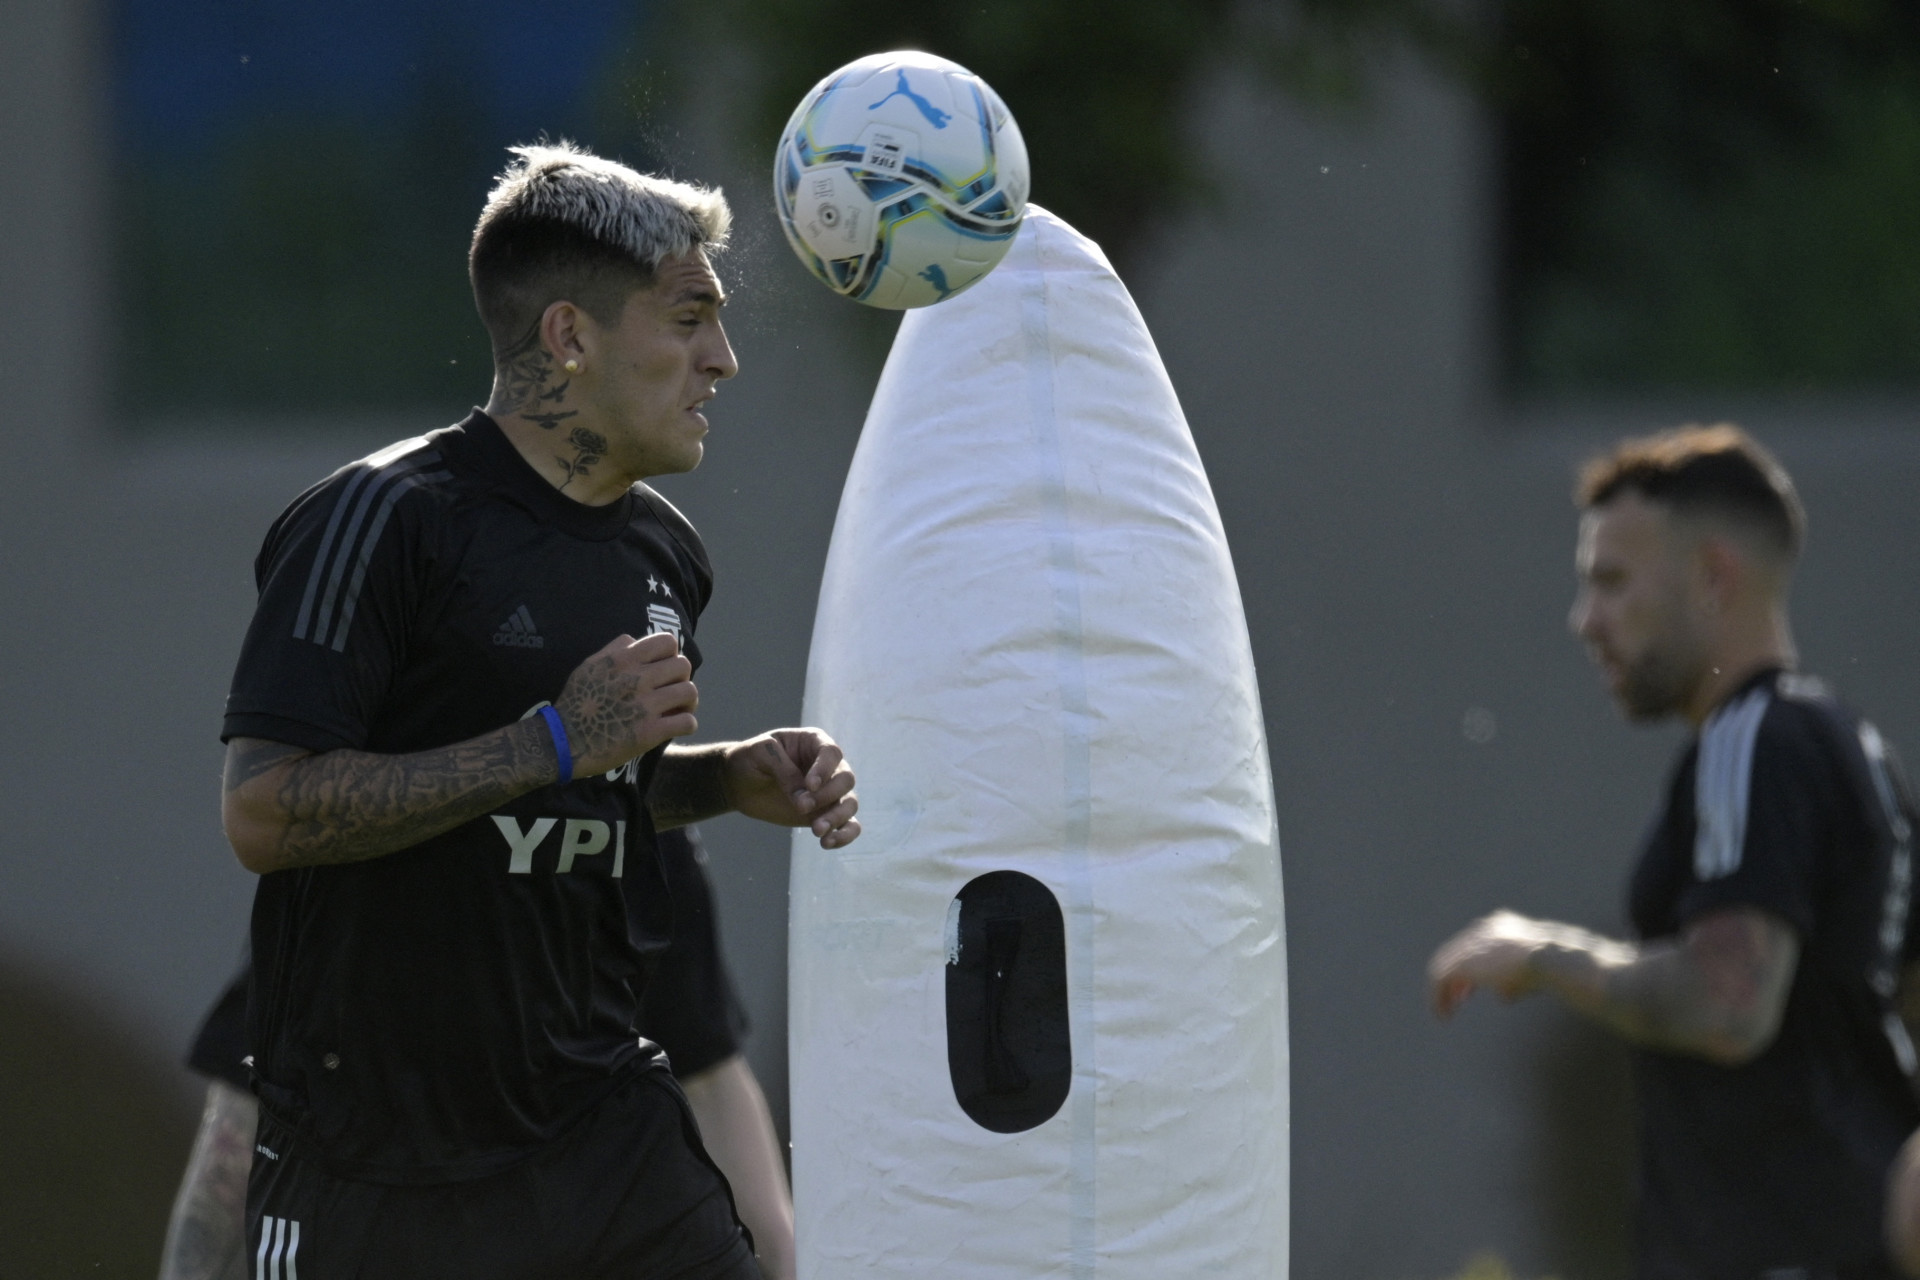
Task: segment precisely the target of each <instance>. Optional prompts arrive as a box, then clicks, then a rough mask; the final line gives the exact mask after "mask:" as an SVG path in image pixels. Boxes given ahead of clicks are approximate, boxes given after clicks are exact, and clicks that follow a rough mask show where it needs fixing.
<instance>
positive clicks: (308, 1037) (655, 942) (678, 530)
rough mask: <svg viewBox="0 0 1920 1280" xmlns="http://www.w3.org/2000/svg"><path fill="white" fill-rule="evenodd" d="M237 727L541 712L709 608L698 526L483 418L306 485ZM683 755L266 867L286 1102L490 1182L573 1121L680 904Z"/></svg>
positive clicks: (405, 1167)
mask: <svg viewBox="0 0 1920 1280" xmlns="http://www.w3.org/2000/svg"><path fill="white" fill-rule="evenodd" d="M255 572H256V577H257V580H258V584H259V588H260V601H259V605H258V608H257V610H256V612H255V614H254V618H253V623H252V625H251V627H250V628H249V629H248V632H247V638H246V643H245V646H244V647H243V648H242V650H241V654H240V662H239V667H238V670H237V671H236V672H235V674H234V679H233V689H232V692H231V694H230V695H229V696H228V699H227V715H226V722H225V726H224V730H223V737H225V738H234V737H251V738H265V739H270V740H273V741H277V742H285V743H290V744H292V745H295V746H300V747H306V748H310V749H312V750H314V751H329V750H333V749H336V748H351V749H355V750H363V751H370V752H379V753H393V754H401V753H406V752H413V751H422V750H427V749H430V748H435V747H442V746H446V745H449V744H451V743H456V742H460V741H464V740H466V739H469V738H473V737H475V736H478V735H480V734H483V733H488V732H491V731H493V730H496V729H499V728H501V727H502V726H505V725H508V724H512V723H513V722H514V721H516V720H519V719H522V718H523V717H525V716H527V715H529V714H532V713H533V712H534V711H535V709H536V708H538V707H539V706H540V705H542V704H543V703H546V702H548V701H550V700H552V699H553V698H555V697H556V696H558V694H559V692H560V689H561V686H562V685H563V684H564V683H565V681H566V678H567V676H568V675H569V674H570V673H571V672H572V671H573V670H574V668H575V667H577V666H578V665H579V664H580V662H581V661H582V660H583V659H585V658H586V657H587V656H588V655H590V654H592V653H593V652H595V651H596V650H598V649H600V648H602V647H603V646H605V645H606V644H607V642H608V641H610V640H612V639H613V638H614V637H615V636H617V635H620V634H622V633H625V634H629V635H635V636H639V635H645V634H647V633H649V632H655V631H671V632H673V633H675V634H676V635H677V636H678V637H679V638H680V642H681V647H682V649H683V651H684V652H686V654H687V655H688V657H689V658H691V659H692V661H693V663H694V665H695V666H696V667H697V666H698V665H699V652H698V649H697V648H696V647H695V645H694V644H693V627H694V623H695V620H696V619H697V618H698V616H699V613H700V610H701V608H702V607H703V606H704V605H705V604H706V601H707V596H708V593H709V591H710V589H711V581H712V580H711V574H710V571H709V569H708V566H707V559H706V553H705V551H704V549H703V548H702V547H701V544H700V540H699V537H698V536H697V535H696V534H695V533H694V531H693V528H692V526H690V525H689V524H688V523H687V521H686V520H685V518H683V517H682V516H681V515H680V514H679V512H677V511H675V510H674V509H673V507H672V506H671V505H670V504H668V503H667V502H666V501H665V500H664V499H663V498H661V497H660V496H659V495H657V494H655V493H653V492H652V491H651V490H649V489H647V488H646V487H645V486H643V485H637V486H635V487H634V489H633V490H632V491H630V492H629V493H628V494H626V495H625V496H624V497H622V498H621V499H620V500H619V501H617V502H614V503H611V504H609V505H607V506H603V507H587V506H584V505H582V504H580V503H577V502H574V501H573V500H572V499H570V498H568V497H567V496H566V495H565V494H563V493H561V492H560V491H558V490H557V489H555V488H554V487H553V486H552V485H550V484H548V483H547V482H546V481H545V480H544V479H542V478H541V477H540V476H539V475H538V474H537V473H536V472H535V471H534V470H533V469H532V468H531V467H530V466H528V465H527V463H526V462H525V461H524V460H523V459H522V458H521V457H520V455H519V453H518V452H517V451H516V450H515V449H514V448H513V446H512V444H511V443H510V442H509V441H508V440H507V438H506V437H505V435H504V434H502V432H501V431H500V428H499V427H498V426H497V425H495V424H494V422H493V421H492V420H491V419H490V418H488V417H487V416H486V415H484V414H482V413H479V412H475V413H474V414H473V415H472V416H470V417H469V418H468V419H467V420H466V421H465V422H463V423H461V424H460V425H459V426H456V427H449V428H447V429H445V430H442V431H436V432H434V433H432V434H431V435H427V436H424V437H421V438H419V439H415V440H408V441H403V442H401V443H399V444H396V445H394V446H392V447H390V448H388V449H385V450H382V451H381V452H379V453H376V454H374V455H372V456H371V457H368V458H365V459H363V460H361V461H360V462H357V463H354V464H353V465H351V466H349V467H346V468H344V469H343V470H341V471H339V472H336V473H335V474H334V475H332V476H330V477H329V478H328V479H326V480H325V481H322V482H321V483H320V484H318V485H316V486H315V487H314V488H312V489H310V490H308V491H307V492H306V493H304V494H302V495H301V496H300V497H299V498H298V499H296V500H295V501H294V503H293V505H292V506H290V507H288V508H287V510H286V511H285V512H284V513H283V514H282V515H281V517H280V518H279V520H277V521H276V522H275V523H274V525H273V528H272V529H271V530H270V531H269V532H268V534H267V539H266V543H265V545H264V547H263V548H262V550H261V552H260V556H259V559H258V561H257V562H256V568H255ZM658 755H659V753H658V751H655V752H653V753H650V754H649V755H648V756H646V757H643V758H641V759H640V760H637V761H633V762H630V763H629V764H628V765H626V766H625V767H623V768H621V769H617V770H614V771H613V772H612V773H609V774H606V775H594V776H589V777H584V778H575V779H574V780H573V781H572V782H571V783H569V784H567V785H565V786H562V785H559V784H555V785H552V786H547V787H543V788H540V789H539V790H536V791H532V792H529V793H528V794H526V795H523V796H521V797H519V798H517V799H515V800H513V801H511V802H509V803H507V804H504V805H502V806H501V807H500V808H499V810H497V811H496V812H494V813H491V814H487V815H484V816H482V817H480V818H477V819H475V820H473V821H471V822H468V823H466V824H464V825H462V826H460V827H456V828H455V829H454V830H452V831H449V832H447V833H445V834H444V835H440V836H436V837H434V838H432V839H430V840H426V841H423V842H422V843H420V844H418V845H415V846H413V847H412V848H409V849H405V850H402V851H401V852H398V853H394V854H389V855H387V856H384V857H377V858H372V859H369V860H367V861H364V862H355V863H347V864H343V865H336V866H321V867H311V868H303V869H300V870H294V871H280V872H275V873H273V874H270V875H266V876H262V877H261V879H260V884H259V887H258V889H257V891H256V893H255V897H254V913H253V962H254V987H253V992H252V998H251V1000H250V1002H249V1027H248V1041H249V1043H250V1044H251V1045H252V1047H253V1050H254V1056H255V1067H256V1070H257V1072H258V1075H259V1080H260V1092H261V1096H262V1101H263V1103H264V1104H265V1105H266V1106H267V1107H269V1108H270V1109H272V1110H274V1111H276V1112H279V1113H281V1114H282V1117H283V1118H284V1119H286V1120H287V1121H289V1122H290V1123H293V1124H294V1125H296V1126H297V1127H298V1128H299V1129H300V1130H301V1131H302V1132H303V1133H305V1134H306V1135H307V1136H308V1137H309V1138H310V1139H312V1140H313V1141H314V1142H315V1143H316V1144H317V1145H318V1147H319V1149H320V1150H321V1151H322V1152H323V1153H324V1155H325V1157H326V1159H327V1161H328V1163H329V1165H330V1166H331V1167H332V1168H333V1170H334V1172H335V1173H336V1174H338V1175H340V1176H345V1177H355V1178H364V1179H368V1180H374V1181H385V1182H434V1181H450V1180H456V1179H461V1178H468V1177H477V1176H480V1175H482V1174H485V1173H489V1172H491V1171H493V1170H495V1169H498V1168H501V1167H503V1166H504V1165H506V1164H508V1163H511V1162H512V1161H513V1160H515V1159H516V1158H518V1157H519V1156H521V1155H524V1154H525V1153H526V1152H527V1151H528V1150H530V1149H531V1148H533V1147H535V1146H537V1145H539V1144H541V1143H544V1142H547V1141H550V1140H551V1139H553V1138H554V1137H556V1136H558V1134H559V1133H560V1132H561V1131H563V1130H564V1129H565V1128H566V1127H567V1125H568V1123H569V1122H570V1121H572V1120H573V1119H575V1118H576V1117H578V1116H579V1115H581V1114H582V1113H583V1112H584V1111H585V1110H587V1109H588V1108H590V1107H591V1106H593V1105H594V1103H595V1102H597V1101H598V1100H599V1099H600V1097H602V1096H603V1095H604V1094H605V1093H606V1092H607V1091H608V1090H609V1089H610V1088H611V1087H612V1086H613V1085H614V1084H615V1083H616V1081H617V1079H618V1077H619V1075H620V1073H622V1072H623V1071H624V1070H627V1069H636V1068H638V1067H639V1066H642V1065H644V1064H645V1062H646V1061H648V1060H649V1058H650V1056H651V1053H650V1049H647V1048H643V1046H642V1045H641V1043H640V1041H639V1040H638V1037H637V1035H636V1032H635V1031H634V1014H635V1008H636V1004H637V1000H638V995H639V989H640V987H641V986H642V985H643V983H644V972H645V966H646V963H647V960H648V957H649V955H650V954H651V953H653V952H655V951H657V950H659V949H661V948H663V947H664V946H666V944H667V939H668V933H669V929H670V926H671V906H670V903H669V901H668V894H667V891H666V886H665V882H664V879H663V877H662V873H661V868H660V862H659V859H658V858H657V857H656V856H655V850H654V839H653V830H652V826H651V821H650V819H649V816H648V812H647V809H646V806H645V805H644V803H643V800H642V798H643V797H644V795H645V793H646V789H647V786H648V783H649V782H650V780H651V778H652V774H653V766H654V764H655V762H656V761H657V759H658Z"/></svg>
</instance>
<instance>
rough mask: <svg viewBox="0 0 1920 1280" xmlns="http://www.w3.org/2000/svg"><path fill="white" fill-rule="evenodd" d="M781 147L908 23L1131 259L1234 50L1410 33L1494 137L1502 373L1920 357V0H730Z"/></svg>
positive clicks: (1390, 41) (1366, 55)
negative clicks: (823, 93)
mask: <svg viewBox="0 0 1920 1280" xmlns="http://www.w3.org/2000/svg"><path fill="white" fill-rule="evenodd" d="M718 4H719V8H720V11H721V12H722V13H723V14H724V15H725V17H726V18H727V19H728V21H727V22H726V23H725V25H724V29H726V30H728V31H730V32H733V33H735V35H736V38H737V39H739V40H741V41H742V42H743V43H745V44H746V45H747V46H748V47H749V48H750V49H752V50H753V51H754V52H755V53H756V54H757V55H758V59H759V64H760V70H761V75H760V78H759V80H758V82H757V84H756V85H755V87H754V89H753V90H752V94H751V97H752V104H751V111H752V113H753V117H754V120H755V122H756V123H755V125H754V127H753V128H752V129H750V130H749V131H748V133H747V135H746V136H748V137H750V138H752V139H753V145H754V146H756V147H758V148H760V149H761V150H762V151H766V150H770V148H771V145H772V139H773V137H774V136H775V134H777V132H778V130H779V128H780V126H781V124H782V123H783V122H784V121H785V119H786V116H787V113H788V112H789V111H790V110H791V109H792V106H793V104H794V103H796V102H797V101H799V99H800V97H801V95H802V94H804V93H805V92H806V90H807V88H808V87H809V86H811V85H812V84H813V83H814V82H815V81H816V80H817V79H818V78H819V77H821V76H822V75H824V74H826V73H827V72H829V71H831V70H832V69H833V68H835V67H837V66H839V65H841V64H843V63H845V62H848V61H850V60H852V59H853V58H855V57H858V56H860V55H862V54H866V53H872V52H877V51H879V50H883V49H889V48H901V47H916V48H923V49H927V50H929V51H931V52H934V53H939V54H941V55H943V56H945V57H949V58H952V59H954V60H955V61H957V62H960V63H961V64H963V65H965V66H967V67H969V68H971V69H972V70H974V71H977V72H979V73H980V74H981V75H982V76H984V77H985V78H986V79H987V81H988V82H989V83H991V84H992V85H993V86H994V87H995V88H996V89H997V90H999V92H1000V94H1001V96H1002V97H1004V98H1005V99H1006V100H1007V102H1008V104H1009V105H1010V106H1011V107H1012V108H1013V109H1014V113H1015V115H1016V117H1017V118H1018V119H1019V121H1020V125H1021V129H1022V131H1023V132H1024V133H1025V135H1026V138H1027V142H1028V146H1029V148H1030V150H1031V151H1032V154H1033V167H1034V181H1035V198H1036V199H1037V200H1039V201H1041V202H1042V203H1044V204H1047V205H1048V206H1050V207H1052V208H1054V209H1055V210H1056V211H1058V212H1059V213H1061V214H1062V215H1063V216H1065V217H1066V218H1067V219H1068V220H1069V221H1072V222H1074V223H1075V224H1076V225H1078V226H1080V227H1081V228H1082V229H1084V230H1086V231H1087V232H1088V233H1089V234H1091V235H1093V236H1094V237H1095V238H1096V239H1098V240H1100V241H1101V243H1102V244H1104V245H1105V246H1106V247H1107V249H1108V251H1109V252H1110V253H1112V254H1114V256H1115V257H1116V258H1117V259H1118V260H1120V261H1122V262H1124V261H1125V260H1126V259H1127V258H1128V257H1129V256H1131V254H1132V253H1133V252H1134V251H1135V250H1136V249H1137V248H1138V247H1139V245H1140V243H1141V236H1142V233H1143V232H1144V231H1145V230H1146V229H1147V228H1148V227H1150V226H1151V224H1152V223H1153V222H1154V221H1155V220H1156V219H1163V218H1166V217H1168V216H1170V215H1173V214H1177V213H1179V212H1181V211H1182V210H1184V209H1186V208H1190V207H1192V206H1193V205H1194V204H1195V203H1196V202H1201V201H1205V200H1207V199H1209V198H1210V197H1211V195H1212V193H1213V191H1214V187H1213V185H1212V182H1211V181H1210V179H1211V176H1212V175H1211V174H1210V173H1209V172H1208V169H1207V166H1206V164H1205V162H1204V159H1203V157H1202V154H1201V148H1200V146H1199V143H1198V141H1197V139H1195V138H1194V137H1193V136H1192V135H1191V133H1190V124H1191V121H1192V110H1191V108H1192V106H1193V105H1194V101H1195V98H1196V96H1197V95H1198V94H1199V93H1200V92H1201V91H1202V90H1204V88H1205V87H1206V86H1207V84H1208V83H1209V82H1211V81H1213V80H1216V79H1218V78H1219V77H1220V76H1221V75H1222V73H1223V71H1225V70H1226V69H1228V68H1229V67H1231V66H1233V65H1236V64H1237V65H1238V66H1240V67H1242V68H1245V69H1248V70H1251V71H1252V72H1254V73H1255V74H1259V75H1264V76H1266V77H1269V78H1270V79H1271V80H1273V81H1274V82H1275V83H1277V84H1278V85H1280V86H1281V87H1282V88H1283V89H1284V90H1285V91H1287V92H1288V93H1290V94H1292V95H1293V96H1295V97H1296V98H1298V99H1300V100H1303V101H1307V102H1312V103H1320V104H1324V103H1329V102H1350V101H1354V100H1356V99H1361V98H1364V96H1365V95H1366V93H1367V91H1368V88H1369V80H1370V78H1371V77H1373V76H1376V75H1378V74H1379V73H1380V72H1381V71H1382V69H1383V68H1389V67H1390V66H1391V65H1392V64H1391V62H1390V60H1389V59H1388V58H1387V57H1385V56H1383V55H1385V54H1387V53H1389V52H1390V51H1391V50H1392V49H1393V48H1394V46H1395V45H1399V46H1401V47H1403V48H1411V49H1412V50H1414V51H1416V52H1417V53H1418V54H1419V55H1421V56H1423V57H1425V58H1426V59H1427V60H1429V62H1430V63H1432V64H1433V65H1436V66H1438V67H1440V68H1442V69H1443V70H1444V71H1445V72H1446V73H1447V74H1449V75H1451V76H1453V77H1455V78H1456V79H1457V80H1459V81H1460V82H1461V83H1463V84H1465V85H1467V86H1469V87H1470V88H1471V89H1472V90H1473V91H1474V92H1475V93H1476V94H1478V95H1479V96H1480V97H1481V99H1482V100H1483V101H1484V102H1485V104H1486V105H1487V107H1488V108H1489V109H1490V111H1491V112H1492V113H1493V115H1494V116H1495V119H1496V121H1497V124H1498V127H1499V130H1500V135H1501V146H1502V150H1503V156H1504V165H1503V173H1504V189H1503V202H1502V209H1503V215H1504V216H1503V227H1502V233H1503V234H1502V244H1503V248H1504V252H1503V282H1502V285H1503V287H1502V296H1503V297H1504V299H1505V301H1506V306H1505V335H1506V348H1507V355H1508V368H1509V372H1510V375H1511V380H1512V382H1513V383H1514V384H1515V385H1516V387H1518V388H1519V389H1522V390H1528V389H1544V390H1554V389H1569V388H1581V389H1594V388H1608V387H1631V386H1636V385H1638V386H1644V385H1649V384H1666V385H1672V384H1696V385H1725V386H1739V387H1780V386H1789V387H1802V386H1847V385H1857V384H1860V383H1863V382H1866V383H1872V382H1911V381H1915V380H1920V159H1916V157H1920V147H1917V146H1916V145H1915V144H1916V143H1920V6H1916V5H1912V4H1910V3H1904V2H1902V0H1486V3H1483V4H1479V5H1473V4H1460V3H1453V2H1452V0H1250V2H1248V3H1233V2H1232V0H1188V2H1186V3H1182V4H1177V5H1176V4H1169V3H1166V2H1165V0H975V2H974V3H969V4H964V5H959V4H955V5H918V6H900V5H894V4H888V3H883V2H882V0H807V2H806V3H801V2H800V0H718Z"/></svg>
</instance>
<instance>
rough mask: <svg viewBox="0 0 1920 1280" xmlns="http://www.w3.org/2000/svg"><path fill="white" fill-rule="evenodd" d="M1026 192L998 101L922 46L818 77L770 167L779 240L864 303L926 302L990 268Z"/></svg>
mask: <svg viewBox="0 0 1920 1280" xmlns="http://www.w3.org/2000/svg"><path fill="white" fill-rule="evenodd" d="M1027 190H1028V182H1027V144H1026V143H1025V142H1024V141H1022V140H1021V138H1020V127H1019V126H1018V125H1016V124H1014V122H1013V116H1012V115H1010V114H1009V113H1008V112H1007V108H1006V104H1005V103H1003V102H1001V101H1000V97H999V95H998V94H996V93H994V91H993V90H992V89H989V88H988V87H987V85H986V82H985V81H984V80H982V79H981V78H980V77H979V76H976V75H974V74H973V73H972V72H970V71H968V70H967V69H966V68H965V67H962V66H959V65H957V64H955V63H952V62H948V61H947V60H946V59H945V58H936V57H934V56H933V55H932V54H930V53H915V52H911V51H903V52H899V53H876V54H872V55H870V56H868V57H865V58H861V59H860V60H859V61H857V62H850V63H848V64H847V65H846V66H844V67H842V68H840V69H839V70H838V71H836V72H834V73H833V74H832V75H830V76H828V77H827V78H826V79H824V80H822V81H821V82H820V83H819V84H817V85H815V86H814V87H813V91H812V92H811V93H809V94H807V96H806V97H805V98H803V99H801V102H800V105H799V106H798V107H797V108H795V109H794V113H793V118H792V119H790V120H788V121H787V127H786V130H785V131H784V132H783V133H782V134H781V135H780V148H779V150H778V152H777V153H776V154H775V156H774V163H773V193H774V201H775V204H776V205H777V206H778V208H779V210H780V225H781V227H782V228H783V229H784V230H785V231H786V233H787V243H789V244H791V245H792V246H793V251H794V252H795V253H797V254H799V255H800V261H801V262H803V263H805V264H806V266H807V269H808V270H809V271H812V272H813V274H814V275H816V276H818V277H819V278H820V279H821V280H822V281H824V282H825V283H826V285H827V287H829V288H830V289H832V290H833V291H834V292H835V293H838V294H841V295H843V296H845V297H848V298H852V299H854V300H855V301H858V302H864V303H866V304H867V305H868V306H870V307H887V308H890V309H899V308H902V307H924V306H927V305H928V304H929V303H934V302H939V301H940V300H941V299H943V298H950V297H952V296H953V295H954V294H956V293H959V292H960V291H961V290H962V289H965V288H966V287H967V286H969V285H971V284H973V283H974V282H975V281H976V280H979V279H980V278H981V277H982V276H984V275H986V274H987V272H989V271H991V270H993V266H994V264H995V263H997V262H999V261H1000V259H1001V258H1002V257H1004V256H1005V255H1006V252H1007V249H1008V248H1009V247H1010V246H1011V245H1012V244H1013V235H1014V232H1016V231H1018V230H1019V229H1020V219H1021V218H1022V217H1023V216H1025V214H1026V211H1027Z"/></svg>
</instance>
